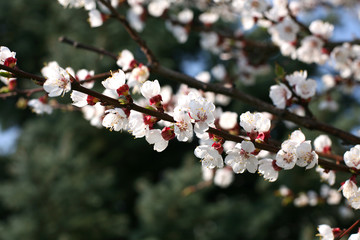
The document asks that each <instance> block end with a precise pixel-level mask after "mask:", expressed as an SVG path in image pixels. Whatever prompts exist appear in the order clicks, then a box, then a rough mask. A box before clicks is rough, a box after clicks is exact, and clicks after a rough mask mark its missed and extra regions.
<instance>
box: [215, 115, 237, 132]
mask: <svg viewBox="0 0 360 240" xmlns="http://www.w3.org/2000/svg"><path fill="white" fill-rule="evenodd" d="M237 118H238V115H237V113H234V112H224V113H223V114H221V116H220V119H219V125H220V127H221V128H222V129H225V130H229V129H233V128H234V127H235V126H236V124H237Z"/></svg>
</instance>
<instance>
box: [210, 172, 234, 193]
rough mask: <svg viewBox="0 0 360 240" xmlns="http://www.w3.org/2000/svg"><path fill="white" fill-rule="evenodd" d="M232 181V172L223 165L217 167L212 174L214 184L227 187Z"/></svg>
mask: <svg viewBox="0 0 360 240" xmlns="http://www.w3.org/2000/svg"><path fill="white" fill-rule="evenodd" d="M233 181H234V172H233V171H232V170H231V169H229V168H227V167H225V168H220V169H217V170H216V172H215V176H214V184H215V185H217V186H219V187H221V188H227V187H228V186H229V185H230V184H231V183H232V182H233Z"/></svg>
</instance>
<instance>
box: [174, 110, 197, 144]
mask: <svg viewBox="0 0 360 240" xmlns="http://www.w3.org/2000/svg"><path fill="white" fill-rule="evenodd" d="M174 120H175V121H176V123H175V124H174V132H175V135H176V137H177V139H178V140H179V141H181V142H186V141H189V140H191V139H192V136H193V125H192V123H191V118H190V116H189V114H188V112H187V111H186V109H184V108H181V107H179V106H177V107H176V108H175V109H174Z"/></svg>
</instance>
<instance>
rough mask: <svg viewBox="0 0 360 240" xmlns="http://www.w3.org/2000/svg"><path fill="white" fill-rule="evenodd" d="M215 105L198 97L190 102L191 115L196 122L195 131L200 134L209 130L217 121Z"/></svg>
mask: <svg viewBox="0 0 360 240" xmlns="http://www.w3.org/2000/svg"><path fill="white" fill-rule="evenodd" d="M214 110H215V105H214V104H213V103H212V102H210V101H208V100H206V99H205V98H202V97H198V98H195V99H191V100H190V102H189V114H190V116H191V117H192V119H194V120H195V125H194V131H195V132H196V133H198V134H202V133H204V132H205V131H206V130H208V129H209V125H210V124H213V123H214V121H215V117H214V114H213V112H214Z"/></svg>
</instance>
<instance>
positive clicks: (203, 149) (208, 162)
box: [194, 145, 224, 169]
mask: <svg viewBox="0 0 360 240" xmlns="http://www.w3.org/2000/svg"><path fill="white" fill-rule="evenodd" d="M194 154H195V156H196V157H198V158H200V159H201V164H202V166H203V167H207V168H210V169H212V168H215V167H218V168H222V167H223V166H224V162H223V159H222V156H221V155H220V154H219V152H218V151H217V150H216V149H214V148H213V147H211V146H209V145H200V146H198V147H196V148H195V151H194Z"/></svg>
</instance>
